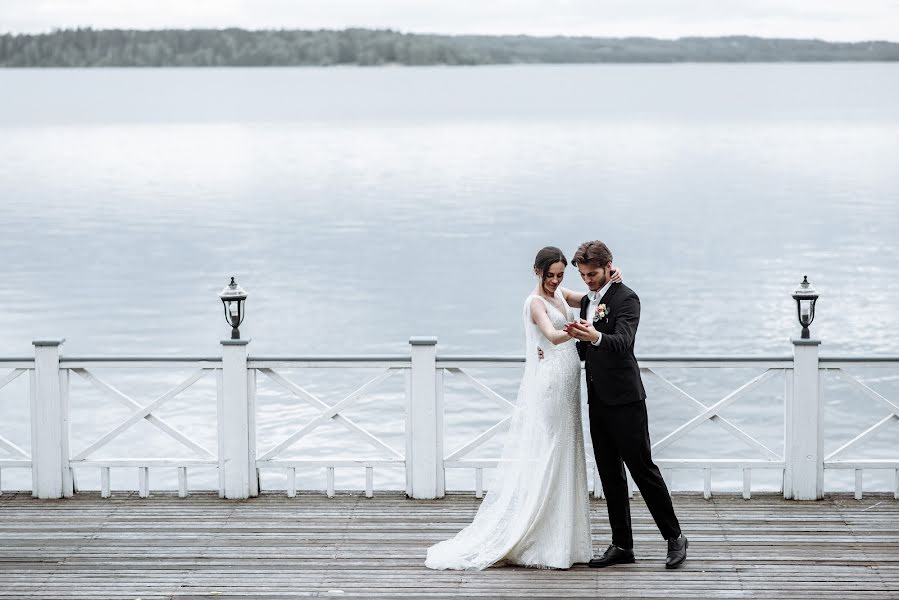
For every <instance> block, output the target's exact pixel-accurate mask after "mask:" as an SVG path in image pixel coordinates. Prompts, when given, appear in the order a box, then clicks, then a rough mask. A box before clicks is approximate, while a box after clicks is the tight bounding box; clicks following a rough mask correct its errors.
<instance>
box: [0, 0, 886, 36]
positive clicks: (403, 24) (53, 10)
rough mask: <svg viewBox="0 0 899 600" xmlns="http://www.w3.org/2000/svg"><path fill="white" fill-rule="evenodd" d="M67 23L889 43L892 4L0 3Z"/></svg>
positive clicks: (806, 0) (3, 14) (27, 16)
mask: <svg viewBox="0 0 899 600" xmlns="http://www.w3.org/2000/svg"><path fill="white" fill-rule="evenodd" d="M77 26H91V27H94V28H113V27H119V28H134V29H154V28H164V27H179V28H180V27H212V28H220V27H243V28H248V29H263V28H265V29H268V28H286V29H319V28H326V29H342V28H345V27H377V28H391V29H397V30H400V31H406V32H421V33H487V34H518V33H524V34H530V35H557V34H561V35H595V36H651V37H661V38H676V37H681V36H689V35H700V36H716V35H730V34H747V35H758V36H765V37H795V38H822V39H828V40H841V41H842V40H848V41H857V40H871V39H881V40H893V41H899V0H779V1H778V0H441V1H436V0H0V31H2V32H16V33H18V32H41V31H49V30H51V29H53V28H64V27H77Z"/></svg>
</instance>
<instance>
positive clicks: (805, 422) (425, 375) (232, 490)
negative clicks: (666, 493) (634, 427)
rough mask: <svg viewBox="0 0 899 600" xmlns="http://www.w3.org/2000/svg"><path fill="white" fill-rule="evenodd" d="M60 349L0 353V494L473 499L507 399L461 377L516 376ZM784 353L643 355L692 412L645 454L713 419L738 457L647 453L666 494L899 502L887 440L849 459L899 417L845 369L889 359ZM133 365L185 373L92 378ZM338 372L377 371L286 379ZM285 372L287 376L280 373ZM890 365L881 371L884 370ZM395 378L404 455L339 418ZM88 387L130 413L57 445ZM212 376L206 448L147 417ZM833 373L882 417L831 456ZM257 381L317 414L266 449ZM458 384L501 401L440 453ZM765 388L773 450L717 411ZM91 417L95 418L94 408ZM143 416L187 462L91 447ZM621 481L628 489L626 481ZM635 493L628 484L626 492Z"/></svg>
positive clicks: (492, 365)
mask: <svg viewBox="0 0 899 600" xmlns="http://www.w3.org/2000/svg"><path fill="white" fill-rule="evenodd" d="M61 343H62V341H61V340H60V341H54V340H50V341H37V342H35V343H34V351H35V355H34V357H33V358H32V357H29V358H0V389H2V388H4V387H6V386H8V385H9V384H11V383H12V382H13V381H15V380H17V379H18V378H20V377H21V376H22V375H24V374H26V373H28V374H29V375H30V377H29V388H30V415H31V417H30V421H31V452H30V453H29V451H27V450H26V449H25V448H23V447H22V446H21V445H17V444H16V443H14V442H13V441H11V440H10V439H8V438H7V437H4V431H3V424H4V423H5V422H6V421H5V420H4V421H0V449H2V451H5V452H6V454H7V456H6V457H0V488H2V469H31V475H32V493H33V495H35V496H36V497H40V498H60V497H67V496H71V495H72V494H74V493H76V492H77V480H76V472H77V470H81V469H99V472H100V481H101V486H100V487H101V494H102V495H103V496H104V497H108V496H109V495H110V493H111V490H110V487H111V485H110V481H111V476H110V473H111V470H112V469H136V472H137V489H138V491H139V494H140V495H141V496H147V495H149V493H150V480H149V470H150V468H173V469H177V474H178V493H179V495H180V496H186V495H188V493H189V486H188V469H190V468H197V467H203V468H209V467H212V468H215V469H216V470H217V472H218V481H219V483H218V491H219V494H220V496H222V497H224V498H246V497H249V496H255V495H258V494H259V492H260V489H261V488H262V486H261V484H260V482H261V478H260V472H261V471H264V470H281V471H282V472H284V473H285V474H286V481H287V483H286V485H285V491H286V493H287V495H288V496H295V495H296V491H297V480H296V471H297V469H299V468H303V467H316V468H321V469H323V471H324V475H325V481H324V488H325V489H326V491H327V494H328V495H329V496H333V495H334V493H335V475H334V473H335V469H338V468H339V469H362V470H364V473H365V495H366V496H368V497H371V496H372V494H373V492H374V481H375V476H374V471H375V469H376V468H379V467H392V468H402V469H404V471H405V478H406V485H405V488H406V493H407V494H408V495H409V496H410V497H414V498H440V497H442V496H443V495H444V494H445V492H446V473H447V470H448V469H470V470H472V472H473V474H474V488H475V494H476V495H477V496H479V497H480V496H482V495H483V492H484V469H489V468H492V467H495V466H496V463H497V459H496V458H476V457H474V454H475V452H474V451H475V450H476V449H478V448H482V447H483V446H484V445H485V444H486V443H487V442H489V441H490V440H494V441H496V440H497V439H499V436H501V434H502V433H503V432H504V431H505V430H506V428H507V427H508V424H509V421H510V419H511V411H512V410H514V403H513V400H514V399H512V398H508V397H504V396H503V395H502V394H501V393H499V392H497V391H496V390H495V389H493V388H492V387H491V386H490V385H488V384H487V383H485V382H484V381H483V380H482V378H478V377H476V376H475V375H473V374H472V371H477V370H484V369H497V368H505V369H508V368H517V369H520V368H521V366H522V364H523V362H524V359H523V358H521V357H498V356H443V355H438V354H437V341H436V339H434V338H412V339H411V340H410V353H409V354H408V355H400V356H357V357H252V358H251V357H248V355H247V346H248V342H247V341H242V340H234V341H232V340H227V341H223V342H222V355H221V356H220V357H117V358H110V357H85V358H69V357H62V356H60V352H59V350H60V344H61ZM793 344H794V348H793V349H794V352H793V356H783V357H753V356H748V357H695V356H694V357H666V356H650V357H644V358H641V359H640V361H639V362H640V366H641V370H642V372H643V375H644V380H646V381H647V383H649V382H650V381H652V382H654V384H655V385H657V386H658V387H659V388H661V389H662V390H666V391H667V393H669V394H671V395H672V396H673V397H674V398H677V399H678V400H680V401H682V402H683V403H685V404H686V405H688V406H690V407H691V408H692V409H693V410H694V411H696V413H695V415H694V416H693V417H691V418H689V419H687V420H686V421H684V422H683V423H681V424H680V425H678V426H676V427H674V428H673V429H671V430H670V431H669V432H668V433H667V434H665V435H664V436H662V437H660V438H659V439H658V440H657V441H656V442H655V443H654V445H653V450H654V453H656V454H667V453H669V452H670V450H671V448H672V447H673V446H674V444H675V443H676V442H677V441H678V440H681V439H684V438H688V437H689V436H691V435H695V431H696V429H697V428H699V427H700V426H701V425H703V424H705V423H714V424H715V425H716V426H718V427H719V428H721V430H723V431H725V432H726V433H727V434H728V435H729V436H730V437H731V438H732V439H733V441H735V442H738V443H739V444H740V445H741V447H744V449H745V452H746V454H745V455H740V456H739V457H737V458H734V457H733V452H730V453H728V454H729V455H725V456H722V455H721V453H718V455H716V453H715V452H714V449H712V448H709V451H708V452H706V455H705V456H703V457H701V458H695V457H690V458H677V457H674V458H670V457H663V458H658V457H657V458H656V462H657V464H658V465H659V467H660V468H661V469H662V470H663V473H664V475H665V478H666V480H667V481H668V482H669V487H671V481H672V478H673V474H674V473H675V472H681V471H694V472H696V471H700V472H702V474H703V488H702V491H703V493H704V495H705V496H706V497H709V496H711V494H712V474H713V471H714V470H717V469H729V470H733V469H737V470H742V472H743V496H744V497H745V498H750V497H751V493H752V472H753V470H758V469H762V470H768V471H771V470H773V471H775V472H777V473H778V475H780V476H782V477H781V479H782V490H783V494H784V497H786V498H795V499H817V498H821V497H823V494H824V491H825V490H824V472H825V470H833V471H838V470H851V471H854V473H855V495H856V498H861V497H862V492H863V485H862V484H863V480H864V479H863V473H864V471H865V470H869V469H876V470H889V471H892V474H893V482H894V484H893V489H892V491H893V493H894V494H895V496H896V497H897V498H899V444H896V445H894V446H893V448H895V453H894V455H891V456H887V457H880V458H877V459H865V458H862V459H853V458H851V456H849V455H850V454H851V453H852V451H854V450H856V449H857V448H858V447H859V446H860V445H861V444H862V443H863V442H865V441H867V440H870V439H871V438H872V437H874V436H875V435H876V434H878V433H881V432H884V431H887V432H889V431H890V430H889V429H888V428H889V427H891V426H893V425H895V424H894V422H895V421H897V420H899V403H897V402H895V401H892V400H889V399H888V398H887V397H885V396H884V395H882V394H881V393H879V392H877V391H875V390H874V389H873V388H872V387H871V386H869V385H867V384H866V383H864V382H863V381H861V380H860V378H858V377H856V376H854V375H852V374H851V373H850V372H849V371H850V370H852V369H856V368H876V369H891V370H892V371H899V357H869V358H820V359H819V357H818V342H816V341H811V342H810V341H808V340H794V342H793ZM135 368H141V369H143V368H157V369H158V368H164V369H190V370H191V372H190V374H189V375H188V376H187V377H184V378H183V379H182V380H181V381H180V382H179V383H178V384H177V385H174V386H173V387H171V388H170V389H169V390H168V391H166V392H165V393H163V394H160V395H157V396H155V397H154V398H152V399H151V400H149V401H148V402H144V403H142V402H139V401H138V400H136V399H135V398H134V397H133V395H129V394H128V393H126V392H124V391H121V390H119V389H117V388H116V387H115V386H113V385H112V384H110V383H109V382H107V381H104V380H103V379H102V378H101V377H99V376H98V374H97V371H98V370H109V369H126V370H133V369H135ZM348 368H356V369H359V368H363V369H367V370H370V369H373V370H375V371H376V373H375V374H374V375H373V376H372V377H371V378H370V379H369V380H368V381H366V382H365V383H364V384H362V385H360V386H358V387H357V388H356V389H355V390H353V391H352V392H350V393H349V394H346V395H345V396H344V397H343V398H342V399H341V400H340V401H338V402H336V403H333V404H331V403H328V402H326V401H324V400H323V399H322V398H321V397H320V396H319V395H317V394H316V393H313V392H312V391H310V389H309V386H306V385H305V384H300V383H297V382H296V381H295V378H296V376H295V375H293V373H294V372H300V373H301V374H302V373H304V372H305V371H308V370H309V369H334V372H335V374H338V373H342V372H343V370H344V369H348ZM693 369H739V370H741V372H742V371H746V375H745V377H744V379H743V381H744V383H742V385H740V386H739V387H737V388H736V389H733V390H732V391H730V392H728V393H726V394H723V395H721V396H720V399H718V400H717V401H714V402H708V401H705V402H704V401H701V400H699V399H698V398H697V397H696V395H695V394H690V393H688V392H687V391H685V389H684V386H683V384H680V385H679V384H677V383H675V382H673V381H672V379H673V378H672V377H671V376H670V374H669V371H671V370H687V372H690V370H693ZM285 371H290V372H291V376H290V377H288V376H287V375H285V373H284V372H285ZM892 371H891V372H892ZM401 373H402V374H404V375H405V381H406V392H405V395H406V403H405V415H404V431H402V432H398V433H401V435H402V436H403V438H404V439H405V448H398V447H395V446H394V445H391V444H390V443H389V442H388V441H386V440H385V439H383V437H379V436H378V435H376V434H374V433H372V432H371V431H370V430H369V429H367V428H366V427H364V426H362V425H360V424H359V423H357V422H356V421H354V420H353V419H351V418H350V417H348V416H347V415H346V414H345V413H346V411H347V409H348V408H350V407H353V406H355V405H357V404H358V403H359V402H360V401H361V399H363V398H364V397H365V396H366V395H368V394H370V393H371V392H372V390H374V389H376V388H377V387H378V386H381V385H382V384H383V383H384V382H386V381H387V380H389V379H391V378H393V377H395V376H396V375H398V374H401ZM73 375H74V376H75V377H76V378H77V379H78V380H81V381H85V382H87V383H88V384H89V385H90V386H91V387H92V388H93V389H94V390H95V391H97V392H99V393H101V394H102V395H103V397H105V398H109V399H111V400H114V401H115V402H117V403H120V404H122V405H124V406H126V407H127V408H129V409H130V410H131V413H130V414H129V415H128V416H127V417H126V418H124V419H123V420H121V421H120V422H118V423H117V424H115V425H114V426H113V427H112V428H111V429H109V430H108V431H106V432H105V433H103V434H102V435H100V436H98V437H96V438H95V439H94V440H93V441H92V442H90V443H88V444H86V445H85V446H84V447H79V448H72V449H70V448H69V445H70V441H71V436H70V433H69V429H70V424H69V405H70V397H69V396H70V393H71V392H70V387H71V382H70V380H71V379H72V376H73ZM210 375H214V376H215V381H216V388H217V392H216V394H215V397H214V398H213V397H212V394H211V393H210V394H209V398H208V402H209V406H211V405H212V403H213V402H215V406H216V419H215V435H216V440H217V447H216V448H214V449H213V448H210V447H206V446H204V445H203V444H202V443H201V442H200V441H198V440H197V439H195V438H192V437H191V436H190V435H188V434H187V433H185V432H184V431H182V430H181V429H179V428H177V427H175V426H174V425H172V424H171V423H170V422H169V421H168V420H166V419H163V418H162V417H160V416H159V415H158V414H154V413H156V412H158V411H159V409H160V408H161V407H162V406H164V405H165V404H166V403H168V402H169V401H171V400H172V399H173V398H175V397H177V396H178V395H179V394H182V393H183V392H185V391H186V390H188V389H189V388H191V387H192V386H194V384H196V383H197V382H200V381H201V380H203V379H205V378H207V377H208V376H210ZM831 375H833V376H837V377H839V378H841V379H842V380H843V381H845V382H846V383H847V385H849V386H850V387H851V388H852V389H854V390H857V391H858V392H859V393H860V394H862V395H863V396H865V397H867V398H868V399H870V400H871V401H873V402H874V403H876V405H878V406H879V407H881V408H883V409H885V410H886V412H887V415H886V416H885V417H883V418H881V419H880V420H878V421H877V422H876V423H874V424H873V425H871V426H870V427H869V428H867V429H865V430H864V431H862V432H860V433H859V434H858V435H856V436H855V437H853V438H852V439H851V440H849V441H848V442H846V443H843V444H842V445H841V446H840V447H839V448H837V449H836V450H835V451H833V452H830V453H828V454H826V455H825V454H824V451H823V448H822V446H823V441H822V440H823V431H824V416H823V403H822V397H823V394H824V390H823V382H824V380H825V378H826V377H829V376H831ZM260 377H261V378H262V379H264V380H266V381H269V382H272V383H273V384H275V385H277V386H278V387H279V388H280V389H282V390H284V391H286V392H287V393H288V394H289V395H290V398H291V399H292V400H294V401H295V402H298V403H303V404H304V405H307V406H310V407H312V408H313V409H314V410H315V414H314V416H313V417H311V418H309V419H307V420H306V421H305V422H301V423H296V424H295V425H293V424H292V425H291V429H290V430H291V433H289V434H288V435H286V436H285V437H283V438H281V439H279V440H277V441H275V442H274V443H273V444H272V445H271V446H270V447H266V448H257V430H258V428H257V425H256V419H257V407H256V394H257V382H258V380H259V379H260ZM447 378H453V380H455V381H456V382H457V383H461V384H464V385H465V386H466V387H467V388H468V389H470V390H473V391H476V392H477V393H478V394H480V395H481V396H483V397H484V398H485V399H486V400H488V401H490V402H491V403H493V404H495V405H496V406H498V407H500V408H501V410H502V411H503V413H502V415H503V416H501V417H499V418H498V420H497V421H496V422H495V423H494V424H492V425H491V426H489V427H488V428H487V429H486V430H484V431H482V432H480V433H478V434H477V435H475V436H474V437H472V438H471V439H468V440H466V441H465V442H464V443H461V444H459V445H457V446H455V447H452V448H445V440H446V439H447V436H446V433H447V432H446V431H445V426H444V412H445V410H444V408H445V407H444V402H445V387H446V384H447V381H448V379H447ZM772 380H780V381H781V385H782V389H783V396H782V400H783V407H784V410H783V421H782V423H783V430H782V432H779V433H778V437H779V438H781V436H782V438H781V439H783V450H782V451H777V450H775V449H772V448H771V447H769V445H766V444H765V443H763V442H762V441H761V440H759V439H758V437H756V436H753V435H751V434H750V433H748V432H747V431H746V430H745V429H744V428H741V427H740V426H738V425H737V424H736V423H734V422H733V421H732V420H729V419H727V418H725V417H724V416H723V415H722V412H723V411H724V409H726V408H728V407H730V406H732V405H734V404H735V403H737V402H739V401H741V400H744V399H745V398H748V397H751V393H752V392H753V391H755V390H757V389H758V388H760V386H763V385H765V384H766V383H767V382H769V381H772ZM97 410H100V408H99V407H97ZM140 422H146V423H148V424H149V425H151V426H153V427H154V428H155V429H156V430H158V431H160V432H162V433H164V434H165V435H166V436H168V437H169V438H171V440H173V441H175V442H177V443H178V444H179V445H180V447H184V448H186V449H187V450H189V451H190V453H191V454H192V456H191V457H187V458H114V459H109V458H97V457H96V454H97V453H98V451H100V450H101V449H104V448H108V446H109V445H110V443H111V442H113V441H114V440H116V439H118V438H120V437H121V436H123V435H124V434H125V433H126V431H128V430H129V429H131V428H132V427H134V426H135V425H136V424H137V423H140ZM326 423H333V424H336V425H338V426H340V427H342V428H343V429H345V430H346V432H348V433H349V434H350V435H352V436H354V438H355V439H357V440H359V441H361V442H362V444H361V448H362V450H361V451H357V452H361V453H353V454H344V455H340V456H316V457H314V458H290V457H287V456H286V455H285V454H286V452H287V450H288V449H290V448H291V447H292V446H294V445H295V444H297V443H299V442H300V441H301V440H303V439H304V438H306V439H308V436H310V434H312V432H314V431H315V430H316V429H318V428H319V427H320V426H322V425H324V424H326ZM588 462H589V464H590V468H591V471H592V472H593V486H592V487H593V493H594V494H595V495H596V496H602V488H601V485H600V484H599V478H598V475H597V473H596V470H595V465H594V464H593V460H592V457H588ZM631 486H632V483H631ZM631 489H633V487H631Z"/></svg>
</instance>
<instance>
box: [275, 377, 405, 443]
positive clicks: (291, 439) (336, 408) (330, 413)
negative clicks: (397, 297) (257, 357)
mask: <svg viewBox="0 0 899 600" xmlns="http://www.w3.org/2000/svg"><path fill="white" fill-rule="evenodd" d="M399 370H401V369H399V368H394V367H389V368H387V369H386V370H385V371H384V372H382V373H380V374H379V375H378V376H376V377H375V378H374V379H371V380H369V381H368V382H366V383H364V384H363V385H362V386H361V387H359V388H357V389H356V390H355V391H353V392H352V393H351V394H350V395H349V396H347V397H346V398H344V399H343V400H341V401H340V402H338V403H337V404H335V405H333V406H331V405H329V404H327V403H326V402H324V401H323V400H321V399H320V398H318V397H317V396H315V395H314V394H312V393H311V392H309V391H307V390H305V389H303V388H302V387H300V386H298V385H297V384H295V383H294V382H292V381H290V380H289V379H287V378H286V377H284V376H283V375H281V374H280V373H278V372H276V371H274V370H272V369H267V368H266V369H259V371H262V373H264V374H265V375H266V376H267V377H269V378H270V379H271V380H272V381H275V382H276V383H278V384H280V385H281V386H282V387H284V388H285V389H286V390H288V391H289V392H291V393H292V394H293V395H294V396H296V397H298V398H300V399H302V400H305V401H307V402H309V403H311V404H312V405H313V406H315V407H317V408H319V409H321V412H320V413H319V414H318V415H317V416H316V417H315V418H313V419H312V420H311V421H310V422H309V423H307V424H306V425H304V426H303V427H301V428H300V429H299V430H297V431H296V432H294V433H293V434H291V435H290V436H288V437H287V438H286V439H284V440H283V441H282V442H280V443H278V444H276V445H275V446H274V447H273V448H271V449H270V450H269V451H268V452H265V453H264V454H263V455H262V456H260V457H259V460H269V459H271V458H274V457H276V456H277V455H278V454H280V453H281V452H283V451H284V450H286V449H287V448H289V447H290V446H292V445H293V444H295V443H296V442H297V441H298V440H299V439H300V438H301V437H303V436H305V435H306V434H308V433H309V432H311V431H312V430H313V429H315V428H316V427H318V426H319V425H321V424H322V423H324V422H326V421H329V420H333V421H335V422H337V423H340V424H341V425H343V426H344V427H346V428H347V429H349V430H350V431H352V432H353V433H355V434H357V435H359V436H361V437H362V439H364V440H365V441H366V442H368V443H370V444H371V445H373V446H374V447H375V448H378V449H379V450H383V451H385V452H387V453H388V454H390V455H391V456H393V457H395V458H398V459H401V460H402V458H403V455H402V454H400V453H399V452H397V451H396V450H394V449H393V448H392V447H391V446H389V445H388V444H386V443H384V442H383V441H381V440H380V439H378V438H377V437H376V436H374V435H372V434H371V433H369V432H368V431H366V430H365V429H364V428H363V427H360V426H359V425H357V424H356V423H355V422H353V421H351V420H350V419H348V418H346V417H344V416H343V415H341V414H340V411H341V410H344V409H345V408H346V407H347V406H349V405H350V404H352V403H353V402H355V401H356V400H357V399H358V398H359V397H361V396H362V395H363V394H364V393H365V392H367V391H368V390H369V389H371V388H373V387H374V386H376V385H378V384H380V383H381V382H383V381H385V380H387V379H389V378H390V377H392V376H393V375H394V374H395V373H396V372H397V371H399Z"/></svg>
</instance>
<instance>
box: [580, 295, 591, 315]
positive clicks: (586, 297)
mask: <svg viewBox="0 0 899 600" xmlns="http://www.w3.org/2000/svg"><path fill="white" fill-rule="evenodd" d="M589 306H590V296H589V295H588V294H584V297H583V298H581V318H582V319H586V318H587V308H588V307H589Z"/></svg>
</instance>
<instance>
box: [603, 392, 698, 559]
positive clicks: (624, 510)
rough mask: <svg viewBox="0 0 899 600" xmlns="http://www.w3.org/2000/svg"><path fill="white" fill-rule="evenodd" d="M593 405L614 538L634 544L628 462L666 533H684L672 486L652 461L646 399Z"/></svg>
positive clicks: (624, 545)
mask: <svg viewBox="0 0 899 600" xmlns="http://www.w3.org/2000/svg"><path fill="white" fill-rule="evenodd" d="M589 409H590V410H589V412H590V437H591V438H592V439H593V453H594V455H595V457H596V466H597V468H598V470H599V477H600V479H601V480H602V489H603V492H604V493H605V496H606V506H607V508H608V510H609V523H610V524H611V526H612V543H613V544H615V545H616V546H618V547H620V548H627V549H631V548H633V547H634V536H633V532H632V531H631V508H630V501H629V499H628V495H627V478H626V475H625V472H624V465H627V468H628V470H629V471H630V472H631V476H632V477H633V479H634V483H636V484H637V488H639V490H640V494H641V495H642V496H643V500H644V501H645V502H646V506H647V507H648V508H649V512H650V513H651V514H652V518H653V519H655V522H656V525H657V526H658V528H659V531H660V532H661V534H662V537H664V538H665V539H668V538H672V537H677V536H679V535H680V532H681V531H680V524H679V523H678V521H677V517H676V516H675V514H674V507H673V506H672V505H671V496H670V495H669V493H668V486H666V485H665V480H664V479H663V478H662V473H661V472H660V471H659V468H658V467H657V466H656V465H655V463H653V462H652V452H651V447H650V441H649V425H648V418H647V415H646V403H645V402H634V403H632V404H623V405H620V406H607V405H605V404H602V403H600V402H597V401H594V402H591V403H590V405H589Z"/></svg>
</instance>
